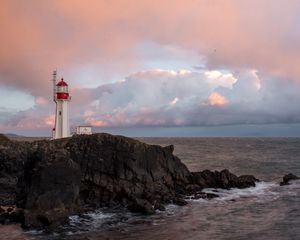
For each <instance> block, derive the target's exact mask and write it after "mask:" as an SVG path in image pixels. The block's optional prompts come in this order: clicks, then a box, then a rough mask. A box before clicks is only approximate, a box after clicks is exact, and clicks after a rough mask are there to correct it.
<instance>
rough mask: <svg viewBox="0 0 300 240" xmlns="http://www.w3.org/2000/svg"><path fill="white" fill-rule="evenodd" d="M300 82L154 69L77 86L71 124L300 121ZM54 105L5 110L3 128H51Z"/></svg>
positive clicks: (246, 73)
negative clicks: (104, 82) (112, 80)
mask: <svg viewBox="0 0 300 240" xmlns="http://www.w3.org/2000/svg"><path fill="white" fill-rule="evenodd" d="M299 92H300V85H299V83H296V82H294V83H293V82H291V83H289V84H286V82H285V81H282V80H279V79H274V78H269V77H268V76H264V75H262V76H261V75H260V74H259V73H258V72H257V71H255V70H243V71H238V72H234V73H232V74H230V73H228V72H226V73H222V71H204V70H202V71H198V72H197V71H188V70H179V71H173V70H168V71H167V70H150V71H143V72H136V73H133V74H131V75H129V76H128V77H126V78H125V79H123V80H121V81H119V82H115V83H111V84H106V85H102V86H99V87H97V88H81V89H80V88H77V89H73V90H72V92H71V94H72V102H71V123H72V125H73V126H76V125H78V124H91V125H93V126H100V127H104V126H111V127H122V126H216V125H233V124H267V123H299V122H300V108H299V103H300V94H299ZM53 112H54V104H53V103H51V102H50V101H49V102H47V101H45V99H36V105H35V107H33V108H31V109H29V110H26V111H21V112H17V113H15V114H12V113H10V114H9V115H6V118H5V119H6V121H4V120H3V118H2V120H1V118H0V121H1V122H2V127H3V128H5V127H6V128H7V126H9V127H16V128H20V129H22V128H23V129H26V128H32V129H34V128H49V129H50V128H51V127H52V125H53V120H54V117H53Z"/></svg>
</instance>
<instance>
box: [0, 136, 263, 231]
mask: <svg viewBox="0 0 300 240" xmlns="http://www.w3.org/2000/svg"><path fill="white" fill-rule="evenodd" d="M173 150H174V147H173V146H172V145H171V146H167V147H161V146H155V145H148V144H145V143H142V142H140V141H137V140H135V139H131V138H127V137H123V136H113V135H109V134H93V135H81V136H74V137H72V138H66V139H60V140H53V141H36V142H32V143H25V142H12V141H9V140H8V139H7V138H5V137H3V136H1V137H0V184H2V185H1V186H2V187H3V188H1V189H0V199H1V204H2V205H7V204H16V205H17V207H18V208H19V209H22V211H21V215H22V217H21V218H20V219H21V221H22V223H23V225H24V226H27V227H45V226H54V225H55V224H59V223H61V222H62V221H66V220H67V219H68V216H69V215H70V214H75V213H79V212H81V211H85V210H86V209H95V208H98V207H102V206H116V205H118V206H123V207H127V208H128V209H129V210H131V211H137V212H142V213H147V214H149V213H153V212H154V211H155V210H156V209H160V210H163V209H164V204H166V203H175V204H179V205H184V204H186V202H185V200H184V197H185V196H186V195H191V194H196V195H197V196H201V197H215V196H207V195H205V194H203V193H201V189H203V188H205V187H216V188H231V187H239V188H244V187H250V186H255V182H256V181H257V179H256V178H255V177H253V176H240V177H237V176H235V175H234V174H232V173H230V172H229V171H228V170H223V171H221V172H218V171H214V172H212V171H209V170H205V171H203V172H197V173H195V172H190V171H189V170H188V169H187V167H186V166H185V165H184V164H183V163H182V162H181V161H180V159H179V158H178V157H176V156H174V155H173Z"/></svg>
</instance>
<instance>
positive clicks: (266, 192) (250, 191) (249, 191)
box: [190, 182, 279, 202]
mask: <svg viewBox="0 0 300 240" xmlns="http://www.w3.org/2000/svg"><path fill="white" fill-rule="evenodd" d="M277 188H278V183H275V182H258V183H256V186H255V187H249V188H245V189H239V188H232V189H229V190H227V189H220V188H205V189H203V192H204V193H213V194H217V195H219V197H217V198H214V199H212V200H205V199H197V200H190V201H197V202H215V201H232V200H238V199H255V200H256V201H267V200H274V199H276V198H278V196H279V192H278V191H277Z"/></svg>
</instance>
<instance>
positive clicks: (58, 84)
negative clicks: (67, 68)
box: [56, 78, 68, 87]
mask: <svg viewBox="0 0 300 240" xmlns="http://www.w3.org/2000/svg"><path fill="white" fill-rule="evenodd" d="M56 86H57V87H60V86H65V87H67V86H68V84H67V83H66V82H65V81H64V79H63V78H62V79H61V80H60V81H59V82H58V83H57V84H56Z"/></svg>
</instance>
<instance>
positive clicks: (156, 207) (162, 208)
mask: <svg viewBox="0 0 300 240" xmlns="http://www.w3.org/2000/svg"><path fill="white" fill-rule="evenodd" d="M154 210H159V211H166V208H165V206H164V205H163V204H162V203H155V204H154Z"/></svg>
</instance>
